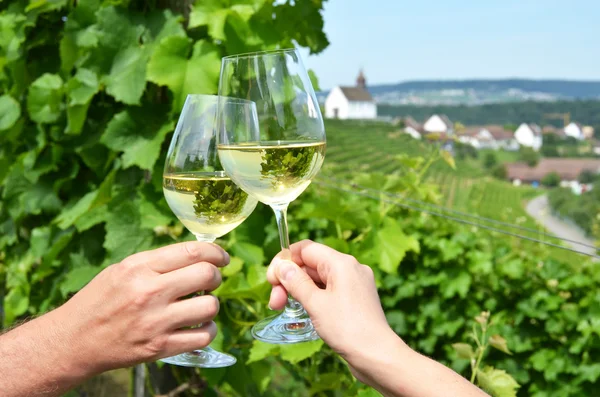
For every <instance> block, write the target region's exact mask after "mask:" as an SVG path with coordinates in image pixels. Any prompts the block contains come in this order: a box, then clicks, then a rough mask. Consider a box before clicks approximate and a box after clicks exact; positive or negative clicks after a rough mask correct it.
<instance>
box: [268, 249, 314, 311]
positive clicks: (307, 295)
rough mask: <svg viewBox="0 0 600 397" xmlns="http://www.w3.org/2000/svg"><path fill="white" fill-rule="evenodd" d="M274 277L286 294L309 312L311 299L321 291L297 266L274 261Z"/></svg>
mask: <svg viewBox="0 0 600 397" xmlns="http://www.w3.org/2000/svg"><path fill="white" fill-rule="evenodd" d="M276 261H277V262H276V264H275V265H276V266H275V275H276V276H277V279H279V282H280V283H281V284H282V285H283V286H284V287H285V289H286V290H287V292H288V293H289V294H290V295H292V296H293V297H294V299H296V300H297V301H298V302H300V303H301V304H302V306H304V307H305V308H306V309H307V310H310V301H311V297H314V296H315V295H316V294H319V293H320V292H321V290H320V289H319V287H317V285H316V284H315V282H314V281H313V280H312V278H310V276H309V275H308V274H306V273H305V272H304V271H303V270H302V269H300V267H299V266H298V265H296V264H295V263H294V262H292V261H289V260H283V259H276Z"/></svg>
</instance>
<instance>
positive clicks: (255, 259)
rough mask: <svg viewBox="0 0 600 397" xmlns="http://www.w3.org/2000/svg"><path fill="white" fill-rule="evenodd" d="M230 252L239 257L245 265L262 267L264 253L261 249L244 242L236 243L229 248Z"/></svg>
mask: <svg viewBox="0 0 600 397" xmlns="http://www.w3.org/2000/svg"><path fill="white" fill-rule="evenodd" d="M231 252H233V254H234V255H235V256H238V257H240V258H241V259H242V260H243V261H244V262H245V263H248V264H251V265H255V264H259V265H262V264H263V263H264V261H265V253H264V251H263V249H262V247H259V246H257V245H254V244H250V243H246V242H238V243H236V244H235V245H234V246H233V247H231Z"/></svg>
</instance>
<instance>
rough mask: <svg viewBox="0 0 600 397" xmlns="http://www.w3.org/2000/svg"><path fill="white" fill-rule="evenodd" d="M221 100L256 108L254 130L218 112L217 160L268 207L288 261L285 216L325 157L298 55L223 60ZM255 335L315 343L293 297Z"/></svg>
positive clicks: (267, 339)
mask: <svg viewBox="0 0 600 397" xmlns="http://www.w3.org/2000/svg"><path fill="white" fill-rule="evenodd" d="M219 95H221V98H222V97H223V96H227V97H235V98H240V99H244V100H249V101H252V102H254V103H256V109H257V115H258V125H259V129H258V130H256V129H255V128H254V126H253V125H251V124H247V123H245V122H244V121H243V120H242V119H240V118H239V117H235V116H232V115H231V114H230V112H229V111H227V109H226V108H220V109H219V112H218V116H217V119H218V129H219V134H218V152H219V158H220V159H221V164H223V168H224V169H225V171H226V172H227V174H228V175H229V176H230V177H231V179H232V180H233V181H234V182H235V183H236V184H237V185H238V186H240V187H241V188H242V189H243V190H245V191H246V192H247V193H248V194H250V195H251V196H253V197H255V198H256V199H258V200H259V201H260V202H262V203H264V204H267V205H269V206H270V207H271V208H273V211H274V212H275V217H276V220H277V226H278V229H279V237H280V241H281V250H282V256H283V257H284V258H286V259H290V260H291V253H290V251H289V246H290V244H289V236H288V229H287V220H286V211H287V208H288V205H289V203H290V202H291V201H293V200H295V199H296V198H297V197H298V196H299V195H300V194H301V193H302V192H303V191H304V190H305V189H306V188H307V187H308V185H309V184H310V182H311V180H312V179H313V178H314V177H315V176H316V175H317V173H318V171H319V169H320V168H321V165H322V164H323V160H324V157H325V128H324V126H323V117H322V116H321V111H320V109H319V103H318V102H317V98H316V96H315V92H314V90H313V87H312V84H311V82H310V79H309V76H308V74H307V73H306V70H305V68H304V66H303V65H302V60H301V58H300V55H299V54H298V51H297V50H295V49H287V50H276V51H266V52H258V53H249V54H241V55H233V56H228V57H225V58H223V60H222V63H221V78H220V82H219ZM221 103H223V104H226V102H221ZM252 335H253V336H254V337H255V338H256V339H258V340H261V341H263V342H267V343H275V344H284V343H299V342H306V341H310V340H316V339H318V338H319V337H318V335H317V333H316V331H315V329H314V327H313V324H312V323H311V321H310V318H309V317H308V315H307V313H306V311H305V310H304V308H303V307H302V305H301V304H300V303H299V302H298V301H296V300H294V299H293V298H292V297H291V296H288V303H287V306H286V308H285V310H284V311H283V313H281V314H279V315H276V316H273V317H270V318H266V319H263V320H261V321H259V322H258V323H257V324H256V325H255V326H254V327H253V328H252Z"/></svg>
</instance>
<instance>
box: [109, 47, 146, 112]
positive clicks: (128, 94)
mask: <svg viewBox="0 0 600 397" xmlns="http://www.w3.org/2000/svg"><path fill="white" fill-rule="evenodd" d="M148 58H149V52H148V51H147V49H146V48H143V47H140V46H132V47H127V48H123V49H121V50H120V51H119V52H117V54H116V55H115V58H114V59H113V64H112V67H111V69H110V73H109V74H108V76H106V77H105V78H104V79H103V80H102V81H103V82H104V84H106V92H107V93H108V94H110V95H112V96H113V97H114V98H115V99H116V100H117V101H119V102H123V103H125V104H128V105H139V104H140V98H141V97H142V94H143V93H144V89H145V88H146V64H147V63H148Z"/></svg>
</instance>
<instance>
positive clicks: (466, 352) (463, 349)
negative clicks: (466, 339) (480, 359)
mask: <svg viewBox="0 0 600 397" xmlns="http://www.w3.org/2000/svg"><path fill="white" fill-rule="evenodd" d="M452 348H453V349H454V351H455V352H456V354H457V355H458V357H460V358H464V359H466V360H470V359H472V358H474V357H475V352H474V351H473V346H471V345H469V344H468V343H453V344H452Z"/></svg>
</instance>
